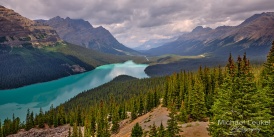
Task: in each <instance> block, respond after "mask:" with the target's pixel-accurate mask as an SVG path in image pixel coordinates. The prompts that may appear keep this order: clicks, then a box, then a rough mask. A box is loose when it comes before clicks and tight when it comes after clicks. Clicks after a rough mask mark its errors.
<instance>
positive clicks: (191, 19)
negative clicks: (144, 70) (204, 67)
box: [0, 0, 274, 47]
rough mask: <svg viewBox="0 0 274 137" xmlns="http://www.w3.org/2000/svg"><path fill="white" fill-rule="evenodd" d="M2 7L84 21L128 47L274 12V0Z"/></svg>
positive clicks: (92, 0) (78, 1)
mask: <svg viewBox="0 0 274 137" xmlns="http://www.w3.org/2000/svg"><path fill="white" fill-rule="evenodd" d="M0 5H3V6H5V7H7V8H11V9H13V10H15V11H16V12H18V13H20V14H21V15H23V16H25V17H28V18H30V19H49V18H52V17H55V16H61V17H63V18H65V17H70V18H82V19H85V20H88V21H89V22H90V23H91V24H92V25H93V26H95V27H97V26H103V27H105V28H106V29H108V30H109V31H110V32H111V33H112V34H113V35H114V37H116V38H117V39H118V41H120V42H121V43H123V44H124V45H126V46H129V47H135V46H138V45H140V44H142V43H143V42H145V41H147V40H149V39H161V38H169V37H171V36H174V35H178V34H180V33H183V32H189V31H191V30H192V29H194V28H195V27H196V26H198V25H201V26H204V27H211V28H215V27H217V26H221V25H238V24H239V23H241V22H242V21H243V20H244V19H246V18H248V17H250V16H252V15H253V14H255V13H262V12H268V11H272V12H273V11H274V0H1V1H0Z"/></svg>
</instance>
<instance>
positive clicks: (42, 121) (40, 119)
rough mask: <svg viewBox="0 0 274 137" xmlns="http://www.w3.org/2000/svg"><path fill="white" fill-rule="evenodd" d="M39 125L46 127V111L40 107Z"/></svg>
mask: <svg viewBox="0 0 274 137" xmlns="http://www.w3.org/2000/svg"><path fill="white" fill-rule="evenodd" d="M38 127H39V128H44V113H43V110H42V108H40V112H39V115H38Z"/></svg>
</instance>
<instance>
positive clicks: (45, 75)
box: [0, 47, 94, 89]
mask: <svg viewBox="0 0 274 137" xmlns="http://www.w3.org/2000/svg"><path fill="white" fill-rule="evenodd" d="M0 50H1V47H0ZM0 58H1V70H0V81H1V83H0V89H8V88H16V87H21V86H24V85H29V84H33V83H37V82H45V81H49V80H54V79H58V78H61V77H64V76H68V75H69V74H68V73H70V74H77V72H73V71H72V69H71V68H69V66H68V65H75V64H78V65H80V66H82V67H84V68H85V69H86V70H92V69H94V67H93V66H91V65H88V64H86V63H84V62H82V61H80V60H79V59H78V58H76V57H74V56H70V55H65V54H62V53H57V52H47V51H44V50H40V49H36V48H32V47H30V48H24V47H21V48H16V47H14V48H13V49H12V51H11V52H8V53H0ZM65 64H68V65H65ZM7 74H9V75H7Z"/></svg>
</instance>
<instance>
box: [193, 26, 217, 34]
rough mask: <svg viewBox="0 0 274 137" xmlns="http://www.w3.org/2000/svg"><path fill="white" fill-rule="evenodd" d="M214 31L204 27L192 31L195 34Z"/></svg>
mask: <svg viewBox="0 0 274 137" xmlns="http://www.w3.org/2000/svg"><path fill="white" fill-rule="evenodd" d="M210 30H212V29H211V28H209V27H206V28H204V27H203V26H197V27H196V28H195V29H193V30H192V32H193V33H200V32H208V31H210Z"/></svg>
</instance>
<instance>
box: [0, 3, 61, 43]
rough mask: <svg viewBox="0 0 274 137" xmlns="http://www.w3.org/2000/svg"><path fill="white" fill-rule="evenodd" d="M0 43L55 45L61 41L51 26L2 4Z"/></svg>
mask: <svg viewBox="0 0 274 137" xmlns="http://www.w3.org/2000/svg"><path fill="white" fill-rule="evenodd" d="M0 26H1V27H0V44H1V45H8V46H18V47H20V46H22V45H25V44H28V45H30V44H31V45H33V46H43V45H53V44H55V43H56V42H58V41H60V38H59V36H58V34H57V33H56V31H55V30H54V29H52V28H51V27H50V26H46V25H43V24H41V23H36V22H35V21H32V20H30V19H27V18H25V17H23V16H21V15H20V14H18V13H16V12H14V11H13V10H11V9H7V8H5V7H3V6H0Z"/></svg>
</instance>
